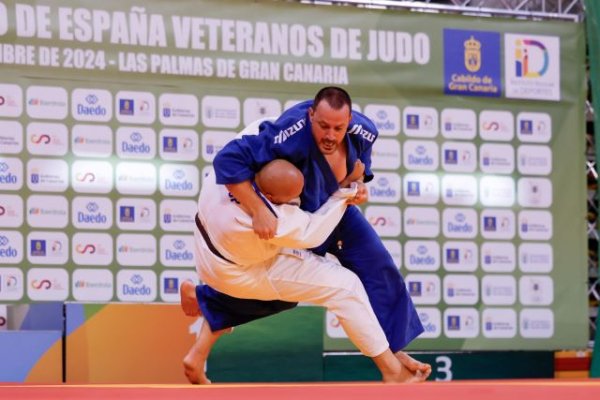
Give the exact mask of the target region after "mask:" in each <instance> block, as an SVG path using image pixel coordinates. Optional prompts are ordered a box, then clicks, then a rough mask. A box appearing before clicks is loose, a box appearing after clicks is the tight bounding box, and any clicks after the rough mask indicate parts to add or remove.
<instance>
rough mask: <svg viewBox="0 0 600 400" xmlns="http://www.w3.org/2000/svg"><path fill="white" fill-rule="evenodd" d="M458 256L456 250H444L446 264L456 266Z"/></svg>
mask: <svg viewBox="0 0 600 400" xmlns="http://www.w3.org/2000/svg"><path fill="white" fill-rule="evenodd" d="M459 254H460V253H459V251H458V249H446V262H447V263H448V264H458V261H459Z"/></svg>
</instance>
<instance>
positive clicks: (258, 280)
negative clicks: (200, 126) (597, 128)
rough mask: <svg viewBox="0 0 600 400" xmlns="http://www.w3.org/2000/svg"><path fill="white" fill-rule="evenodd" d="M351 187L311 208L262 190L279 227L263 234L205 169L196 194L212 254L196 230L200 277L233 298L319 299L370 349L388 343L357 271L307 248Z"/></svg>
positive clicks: (329, 226) (338, 211)
mask: <svg viewBox="0 0 600 400" xmlns="http://www.w3.org/2000/svg"><path fill="white" fill-rule="evenodd" d="M355 192H356V189H355V188H350V189H340V190H339V191H338V192H336V193H335V194H334V195H333V196H332V197H331V198H330V199H329V200H328V201H327V202H326V203H325V204H324V205H323V206H322V207H320V208H319V209H318V210H317V211H316V212H314V213H308V212H305V211H302V210H301V209H300V208H299V207H297V206H296V205H290V204H282V205H275V204H273V203H271V202H269V201H268V200H267V199H266V198H265V197H264V196H262V198H263V199H264V201H265V202H266V203H267V205H268V206H269V207H270V208H271V210H272V211H273V212H274V213H275V214H276V215H277V218H278V223H277V226H278V228H277V233H276V235H275V237H274V238H273V239H270V240H262V239H260V238H259V237H258V236H257V235H256V234H255V233H254V231H253V229H252V218H251V217H250V216H249V215H248V214H246V212H245V211H244V210H243V209H242V208H241V206H240V205H239V204H238V203H237V202H236V200H235V199H233V198H232V197H231V196H230V194H229V192H228V191H227V188H226V187H225V186H224V185H217V184H216V182H215V178H214V175H212V174H211V175H209V176H207V177H206V178H205V179H204V181H203V185H202V190H201V193H200V198H199V201H198V217H199V222H200V224H202V226H203V227H204V228H205V231H206V232H207V233H208V236H209V240H210V242H211V245H212V246H214V249H216V250H217V252H218V253H220V256H219V255H217V254H215V252H214V251H213V250H211V249H210V246H209V245H208V244H207V242H206V240H205V239H204V237H203V236H202V234H201V233H200V231H199V230H196V231H195V240H196V268H197V270H198V273H199V275H200V278H201V279H202V281H204V282H205V283H206V284H208V285H210V286H211V287H213V288H214V289H217V290H219V291H221V292H223V293H225V294H228V295H230V296H234V297H237V298H247V299H258V300H285V301H292V302H306V303H312V304H316V305H321V306H324V307H326V308H328V309H329V310H330V311H331V312H333V313H335V314H336V316H337V317H338V319H339V320H340V323H341V324H342V326H343V328H344V330H345V331H346V333H347V334H348V337H349V338H350V339H351V340H352V341H353V342H354V344H355V345H356V346H357V347H358V349H359V350H360V351H361V352H362V353H363V354H365V355H366V356H369V357H375V356H378V355H380V354H382V353H383V352H384V351H386V349H388V347H389V345H388V342H387V339H386V337H385V334H384V333H383V330H382V329H381V327H380V325H379V322H378V321H377V318H376V316H375V314H374V313H373V310H372V308H371V305H370V303H369V300H368V297H367V294H366V292H365V290H364V287H363V285H362V284H361V282H360V280H359V279H358V277H357V276H356V275H355V274H354V273H352V272H351V271H349V270H348V269H346V268H343V267H341V266H340V265H339V264H337V263H335V262H333V261H331V260H329V259H325V258H323V257H320V256H317V255H315V254H313V253H311V252H309V251H306V250H302V249H305V248H311V247H315V246H317V245H319V244H321V243H322V242H323V241H324V240H325V239H326V238H327V237H328V236H329V235H330V234H331V232H332V231H333V228H334V227H335V226H336V225H337V224H338V223H339V221H340V219H341V217H342V215H343V213H344V211H345V210H346V207H347V206H346V199H348V198H349V197H352V196H354V194H355Z"/></svg>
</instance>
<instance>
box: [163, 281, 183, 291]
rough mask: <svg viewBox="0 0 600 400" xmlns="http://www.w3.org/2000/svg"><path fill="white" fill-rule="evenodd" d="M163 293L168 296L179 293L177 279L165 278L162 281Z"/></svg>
mask: <svg viewBox="0 0 600 400" xmlns="http://www.w3.org/2000/svg"><path fill="white" fill-rule="evenodd" d="M163 291H164V292H165V293H168V294H177V293H179V278H174V277H170V278H167V277H165V278H164V281H163Z"/></svg>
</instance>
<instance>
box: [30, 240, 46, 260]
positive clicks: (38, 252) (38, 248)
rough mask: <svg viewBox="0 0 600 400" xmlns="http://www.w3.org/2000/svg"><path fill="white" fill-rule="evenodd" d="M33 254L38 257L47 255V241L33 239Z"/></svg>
mask: <svg viewBox="0 0 600 400" xmlns="http://www.w3.org/2000/svg"><path fill="white" fill-rule="evenodd" d="M31 255H32V256H37V257H45V256H46V241H45V240H38V239H33V240H32V241H31Z"/></svg>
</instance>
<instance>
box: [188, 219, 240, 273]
mask: <svg viewBox="0 0 600 400" xmlns="http://www.w3.org/2000/svg"><path fill="white" fill-rule="evenodd" d="M196 226H197V227H198V230H199V231H200V234H201V235H202V237H203V238H204V241H205V242H206V245H207V246H208V248H209V249H210V251H212V253H213V254H214V255H216V256H218V257H220V258H222V259H223V260H225V261H227V262H229V263H232V264H234V263H233V262H232V261H230V260H229V259H227V258H226V257H224V256H223V254H221V253H219V250H217V248H216V247H215V246H214V245H213V244H212V242H211V241H210V237H208V233H207V232H206V229H204V226H202V223H201V222H200V218H198V214H196Z"/></svg>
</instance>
